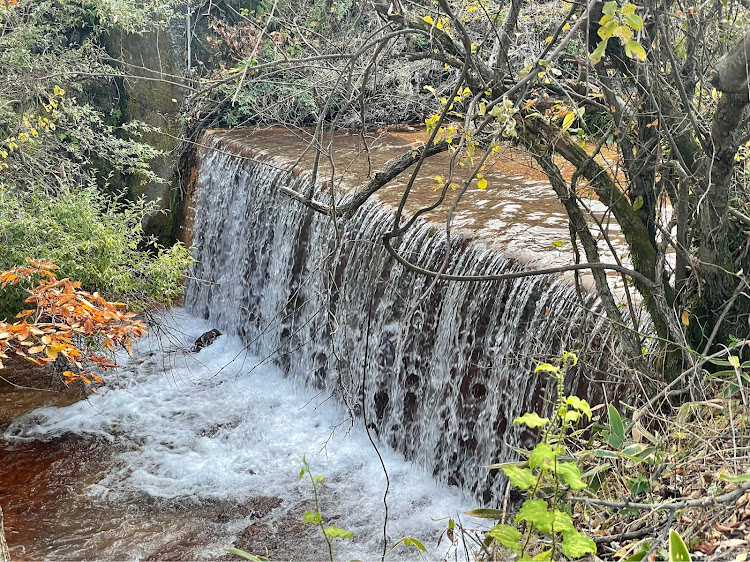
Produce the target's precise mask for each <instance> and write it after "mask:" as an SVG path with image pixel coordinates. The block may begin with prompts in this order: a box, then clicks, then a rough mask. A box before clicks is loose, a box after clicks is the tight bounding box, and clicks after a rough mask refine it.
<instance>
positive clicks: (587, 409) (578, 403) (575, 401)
mask: <svg viewBox="0 0 750 562" xmlns="http://www.w3.org/2000/svg"><path fill="white" fill-rule="evenodd" d="M565 403H566V404H567V405H568V406H572V407H573V408H575V409H576V410H578V411H579V412H581V413H582V414H584V415H585V416H586V417H587V418H588V419H591V406H589V403H588V402H586V401H585V400H584V399H583V398H579V397H578V396H568V397H567V398H566V399H565Z"/></svg>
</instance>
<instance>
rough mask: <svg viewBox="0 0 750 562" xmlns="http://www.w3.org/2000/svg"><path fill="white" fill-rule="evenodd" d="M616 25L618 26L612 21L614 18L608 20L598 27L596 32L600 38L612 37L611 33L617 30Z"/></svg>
mask: <svg viewBox="0 0 750 562" xmlns="http://www.w3.org/2000/svg"><path fill="white" fill-rule="evenodd" d="M618 27H620V26H619V25H617V22H616V21H614V20H613V21H609V22H607V24H606V25H603V26H601V27H600V28H599V31H597V32H596V33H597V34H598V35H599V37H601V38H602V39H604V40H606V39H609V38H610V37H612V35H614V33H615V31H616V30H617V28H618Z"/></svg>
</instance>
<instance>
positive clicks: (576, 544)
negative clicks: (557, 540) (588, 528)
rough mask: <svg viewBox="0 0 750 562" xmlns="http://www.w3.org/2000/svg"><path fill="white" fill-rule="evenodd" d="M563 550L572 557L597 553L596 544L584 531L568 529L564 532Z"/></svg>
mask: <svg viewBox="0 0 750 562" xmlns="http://www.w3.org/2000/svg"><path fill="white" fill-rule="evenodd" d="M562 551H563V554H564V555H565V556H569V557H570V558H581V557H582V556H586V555H587V554H596V544H595V543H594V541H592V540H591V539H590V538H589V537H587V536H586V535H584V534H583V533H580V532H578V531H575V530H573V531H566V532H564V533H563V543H562Z"/></svg>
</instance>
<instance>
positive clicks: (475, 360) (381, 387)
mask: <svg viewBox="0 0 750 562" xmlns="http://www.w3.org/2000/svg"><path fill="white" fill-rule="evenodd" d="M207 142H208V143H209V144H211V143H212V144H213V146H211V147H208V148H206V149H203V150H202V151H201V154H200V165H199V174H198V179H197V185H196V193H195V197H194V208H193V211H194V217H195V219H194V226H193V244H194V247H195V254H194V255H195V257H196V258H197V260H198V263H197V266H196V268H195V270H194V272H193V275H192V279H191V280H190V281H189V282H188V288H187V295H186V298H185V305H186V307H187V309H188V310H190V311H191V312H192V313H194V314H197V315H199V316H202V317H204V318H207V319H208V322H209V324H210V325H211V326H213V327H216V328H218V329H220V330H222V331H225V332H228V333H232V334H236V335H238V336H239V337H240V338H241V339H242V340H243V341H244V342H246V344H247V345H248V348H249V349H250V350H251V351H252V353H253V354H255V355H257V356H258V357H261V358H263V361H265V362H273V363H275V364H277V365H279V366H281V367H282V369H283V370H285V371H286V372H287V373H289V375H290V376H291V377H293V378H294V380H296V381H299V382H302V383H305V384H308V385H312V386H314V387H315V388H326V389H327V391H328V392H336V391H338V393H339V396H340V397H343V399H344V400H345V402H346V403H347V404H348V405H349V406H350V408H351V409H352V411H353V412H354V413H355V414H356V416H357V417H358V418H359V419H360V420H361V419H362V414H363V413H364V416H365V420H366V421H367V423H368V425H370V426H371V427H373V428H374V429H375V431H376V432H377V433H378V435H379V438H380V440H381V442H383V443H386V444H389V445H390V446H391V447H393V448H394V449H396V450H398V451H401V452H403V453H404V454H405V456H406V458H408V459H410V460H414V461H415V462H417V463H418V464H419V465H420V466H423V467H425V468H426V469H427V470H429V471H431V472H432V473H433V474H434V475H435V476H436V477H437V478H438V479H439V480H440V481H443V482H447V483H450V484H456V485H459V486H461V487H462V488H463V489H464V490H465V491H467V492H468V493H470V494H471V495H473V496H474V497H475V498H477V499H480V500H482V501H483V502H493V501H495V502H496V501H498V499H497V498H499V497H501V493H502V488H503V486H504V483H503V482H502V480H501V479H500V478H498V477H496V475H494V474H489V473H488V472H487V471H486V470H485V469H484V468H483V466H484V465H487V464H490V463H493V462H500V461H504V460H509V459H512V458H515V457H514V454H513V453H512V451H511V449H510V447H508V445H511V446H523V445H529V443H530V441H531V440H533V436H532V435H530V434H529V433H528V432H527V431H525V430H524V429H522V428H520V427H519V426H514V425H513V424H512V420H513V419H514V418H515V417H516V416H519V415H521V414H522V413H524V412H525V411H529V410H530V411H542V410H543V409H544V408H545V407H546V405H547V402H546V400H547V398H548V397H549V396H550V395H549V393H548V392H547V389H548V388H551V384H550V383H551V381H550V380H549V379H548V378H547V376H546V375H544V374H534V373H533V370H534V362H533V361H534V360H535V359H536V360H549V359H551V358H554V357H556V356H558V355H559V354H560V353H561V351H562V350H564V349H584V350H585V349H589V348H590V347H592V342H595V341H601V340H607V339H608V337H607V334H606V328H605V325H604V323H603V322H602V321H601V319H600V318H599V316H598V315H589V316H588V317H587V316H586V312H585V308H590V307H591V306H593V299H589V300H588V301H587V303H586V306H582V305H581V300H580V298H579V297H578V296H577V295H576V292H575V291H574V289H573V287H572V286H571V285H570V284H569V283H568V282H566V281H564V280H561V279H557V280H553V279H551V278H548V277H529V278H522V279H516V280H512V281H505V282H482V283H452V282H439V283H438V284H437V286H436V288H435V289H434V290H433V291H432V292H431V293H430V294H429V295H428V296H427V298H426V299H425V301H424V302H423V303H422V304H421V305H420V306H419V307H418V309H417V310H416V313H415V314H413V316H411V317H410V318H408V319H406V320H404V316H405V315H406V314H407V312H408V311H409V310H410V309H411V307H412V305H413V303H414V302H415V300H416V299H417V298H418V297H419V296H420V295H422V294H423V293H424V291H425V290H426V289H427V287H428V286H429V284H430V279H428V278H426V277H424V276H420V275H417V274H414V273H412V272H410V271H407V270H405V268H403V267H402V266H400V265H399V264H397V263H396V262H395V261H394V260H392V259H391V258H390V257H389V256H388V254H387V252H386V251H385V249H384V248H383V246H382V244H381V242H380V238H381V236H382V234H383V233H384V232H386V231H387V230H388V229H389V228H390V226H391V224H392V220H393V212H392V210H391V208H390V207H389V206H387V205H384V204H380V203H377V202H370V203H368V204H366V205H364V206H363V207H362V208H361V209H360V210H359V211H358V212H357V213H356V215H355V216H354V217H353V218H352V219H351V220H350V221H348V222H339V223H338V224H335V225H334V224H333V223H332V222H331V221H330V219H328V218H327V217H325V216H322V215H319V214H317V213H315V212H312V211H309V210H307V209H306V208H304V207H303V206H302V205H300V204H298V203H296V202H293V201H291V200H289V199H288V198H287V197H285V196H284V195H282V194H279V193H278V189H279V188H280V187H282V186H288V187H291V188H293V189H294V190H295V191H298V192H305V191H306V186H307V185H308V182H309V177H308V176H307V175H305V174H295V173H291V172H289V171H285V169H284V168H285V167H288V166H289V161H284V160H282V159H279V158H273V157H271V156H269V154H267V153H264V152H262V151H261V150H257V151H254V150H248V149H247V148H243V149H242V150H239V149H238V148H237V147H236V146H235V147H234V148H233V145H232V143H230V142H223V141H222V138H221V135H220V134H214V135H211V136H210V137H209V140H208V141H207ZM233 151H234V152H235V153H234V154H233V153H232V152H233ZM240 152H241V154H239V153H240ZM335 240H338V242H339V243H338V244H335V243H334V241H335ZM445 247H446V243H445V235H444V233H442V232H441V231H440V229H439V228H435V227H434V226H431V225H429V224H426V223H418V224H417V225H416V226H415V227H414V228H413V229H412V230H411V231H409V232H408V233H407V234H405V235H404V236H403V238H402V239H401V240H400V242H399V244H398V247H397V249H398V251H399V252H400V253H401V254H402V255H404V256H406V257H407V258H409V259H411V260H412V261H413V262H416V263H419V264H420V265H421V266H423V267H428V268H431V269H437V268H439V266H440V264H441V263H442V260H443V257H444V255H445ZM515 267H517V266H515V265H513V264H512V263H511V262H509V261H508V260H506V259H504V258H503V257H502V256H500V255H498V252H497V251H496V250H492V251H490V250H488V249H487V248H485V247H484V246H483V245H482V244H480V243H476V242H472V243H466V244H463V245H462V247H460V248H459V247H458V245H456V248H455V250H454V251H453V252H452V256H451V260H450V265H449V267H448V269H447V273H465V274H482V273H501V272H505V271H511V270H513V269H514V268H515ZM368 326H369V328H368ZM584 326H585V328H584ZM365 357H366V358H367V364H365ZM363 381H364V412H363V411H362V402H363V400H362V396H363V392H362V388H363Z"/></svg>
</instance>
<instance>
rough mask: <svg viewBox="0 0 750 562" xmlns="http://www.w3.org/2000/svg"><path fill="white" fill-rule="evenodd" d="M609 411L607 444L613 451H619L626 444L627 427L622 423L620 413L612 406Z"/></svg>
mask: <svg viewBox="0 0 750 562" xmlns="http://www.w3.org/2000/svg"><path fill="white" fill-rule="evenodd" d="M607 410H608V411H609V435H608V437H607V442H608V443H609V445H610V447H612V448H613V449H619V448H620V447H622V444H623V443H625V425H624V424H623V423H622V418H621V417H620V412H618V411H617V408H615V407H614V406H613V405H612V404H610V405H609V406H608V408H607Z"/></svg>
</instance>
